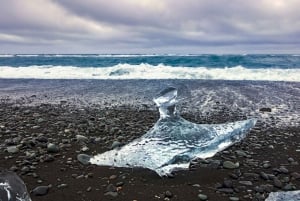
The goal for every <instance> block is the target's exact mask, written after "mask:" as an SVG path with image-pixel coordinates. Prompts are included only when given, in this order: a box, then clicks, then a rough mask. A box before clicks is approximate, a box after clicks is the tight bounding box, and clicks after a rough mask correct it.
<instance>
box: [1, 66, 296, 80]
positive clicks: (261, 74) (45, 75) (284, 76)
mask: <svg viewBox="0 0 300 201" xmlns="http://www.w3.org/2000/svg"><path fill="white" fill-rule="evenodd" d="M0 78H33V79H209V80H266V81H293V82H299V81H300V69H299V68H298V69H279V68H258V69H250V68H245V67H243V66H235V67H226V68H208V67H173V66H167V65H163V64H159V65H150V64H146V63H142V64H139V65H131V64H118V65H115V66H111V67H75V66H53V65H41V66H37V65H35V66H26V67H11V66H0Z"/></svg>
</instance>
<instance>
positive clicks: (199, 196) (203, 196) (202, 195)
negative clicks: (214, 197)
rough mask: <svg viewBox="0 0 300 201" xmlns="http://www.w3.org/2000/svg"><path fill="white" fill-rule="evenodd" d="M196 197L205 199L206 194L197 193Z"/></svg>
mask: <svg viewBox="0 0 300 201" xmlns="http://www.w3.org/2000/svg"><path fill="white" fill-rule="evenodd" d="M198 198H199V199H200V200H207V198H208V197H207V195H205V194H201V193H200V194H198Z"/></svg>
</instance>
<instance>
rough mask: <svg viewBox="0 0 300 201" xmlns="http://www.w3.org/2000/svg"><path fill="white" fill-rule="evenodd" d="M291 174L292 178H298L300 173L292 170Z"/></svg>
mask: <svg viewBox="0 0 300 201" xmlns="http://www.w3.org/2000/svg"><path fill="white" fill-rule="evenodd" d="M291 176H292V177H293V178H294V179H300V174H299V173H298V172H293V173H291Z"/></svg>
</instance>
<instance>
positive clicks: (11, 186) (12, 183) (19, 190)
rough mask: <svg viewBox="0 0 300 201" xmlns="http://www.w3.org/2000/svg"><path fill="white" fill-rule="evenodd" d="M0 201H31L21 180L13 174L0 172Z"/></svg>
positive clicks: (4, 171)
mask: <svg viewBox="0 0 300 201" xmlns="http://www.w3.org/2000/svg"><path fill="white" fill-rule="evenodd" d="M0 200H1V201H14V200H18V201H31V199H30V197H29V194H28V192H27V188H26V186H25V184H24V182H23V180H22V179H21V178H20V177H19V176H18V175H17V174H16V173H14V172H10V171H6V170H2V171H0Z"/></svg>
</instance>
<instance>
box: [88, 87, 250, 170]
mask: <svg viewBox="0 0 300 201" xmlns="http://www.w3.org/2000/svg"><path fill="white" fill-rule="evenodd" d="M154 102H155V103H156V105H157V106H158V108H159V112H160V119H159V120H158V121H157V122H156V123H155V125H154V126H153V127H152V128H151V129H150V130H149V131H148V132H147V133H146V134H144V135H143V136H142V137H140V138H138V139H135V140H134V141H132V142H130V143H128V144H127V145H124V146H123V147H121V148H118V149H114V150H110V151H107V152H105V153H102V154H98V155H96V156H93V157H85V159H86V160H88V162H90V163H92V164H96V165H101V166H115V167H143V168H148V169H150V170H153V171H155V172H156V173H157V174H158V175H160V176H165V175H169V174H171V173H172V172H173V171H176V170H181V169H188V168H189V165H190V161H191V160H192V159H194V158H208V157H212V156H213V155H214V154H216V153H217V152H219V151H221V150H223V149H225V148H227V147H228V146H230V145H232V144H234V143H236V142H238V141H240V140H241V139H243V138H244V137H245V136H246V134H247V132H248V131H249V130H250V129H251V128H252V127H253V126H254V125H255V123H256V119H249V120H244V121H236V122H231V123H226V124H196V123H192V122H189V121H187V120H185V119H184V118H182V117H181V116H180V115H179V114H178V111H177V109H176V103H177V89H176V88H173V87H169V88H167V89H165V90H163V91H162V92H161V93H160V94H159V95H158V96H157V97H155V98H154Z"/></svg>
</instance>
